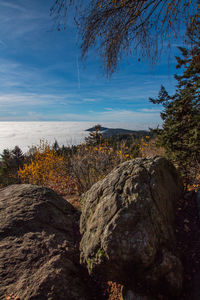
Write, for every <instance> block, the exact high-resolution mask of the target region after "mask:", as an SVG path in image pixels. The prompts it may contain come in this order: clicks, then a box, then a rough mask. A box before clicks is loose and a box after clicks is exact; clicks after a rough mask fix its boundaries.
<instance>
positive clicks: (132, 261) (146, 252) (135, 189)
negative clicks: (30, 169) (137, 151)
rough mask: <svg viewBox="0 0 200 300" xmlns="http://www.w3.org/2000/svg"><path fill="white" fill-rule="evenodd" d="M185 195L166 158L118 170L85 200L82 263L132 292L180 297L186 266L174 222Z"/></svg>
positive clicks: (128, 164)
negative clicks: (179, 200) (177, 241)
mask: <svg viewBox="0 0 200 300" xmlns="http://www.w3.org/2000/svg"><path fill="white" fill-rule="evenodd" d="M182 193H183V185H182V182H181V180H180V178H179V176H178V174H177V173H176V170H175V168H174V166H173V165H172V164H171V163H170V162H169V161H168V160H166V159H165V158H161V157H153V158H144V159H140V158H138V159H135V160H131V161H127V162H125V163H122V164H121V165H119V166H118V167H117V168H115V169H114V170H113V171H112V172H111V173H110V174H109V175H107V176H106V178H104V179H103V180H102V181H99V182H97V183H96V184H95V185H93V186H92V188H91V189H90V190H89V191H88V192H86V193H85V194H84V195H83V196H82V199H81V202H82V216H81V223H80V229H81V233H82V240H81V244H80V249H81V262H82V263H85V264H87V268H88V270H89V272H90V273H94V274H95V273H96V272H97V273H102V274H104V276H105V275H106V276H107V279H108V280H115V281H118V282H120V283H122V284H124V285H125V286H127V287H128V288H130V289H131V290H136V291H137V290H139V291H140V289H143V291H142V292H144V289H145V291H146V292H147V291H148V294H149V291H150V293H151V292H152V293H155V294H156V295H161V296H162V295H164V296H165V297H166V299H172V297H174V296H177V295H179V293H180V291H181V287H182V266H181V263H180V260H179V258H178V254H177V251H176V241H175V235H174V219H175V208H176V202H177V200H178V199H179V198H180V197H181V196H182ZM154 299H156V298H155V297H154ZM159 299H161V298H159ZM162 299H164V298H162Z"/></svg>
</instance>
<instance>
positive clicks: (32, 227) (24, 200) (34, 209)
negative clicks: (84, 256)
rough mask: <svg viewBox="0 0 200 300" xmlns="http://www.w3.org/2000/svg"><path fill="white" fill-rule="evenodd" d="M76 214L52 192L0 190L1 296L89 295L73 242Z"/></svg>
mask: <svg viewBox="0 0 200 300" xmlns="http://www.w3.org/2000/svg"><path fill="white" fill-rule="evenodd" d="M75 220H76V213H75V210H74V209H73V207H72V206H71V205H70V204H69V203H67V201H66V200H64V199H63V198H61V197H60V196H58V195H57V194H56V193H54V192H53V191H52V190H50V189H47V188H43V187H38V186H32V185H25V184H23V185H12V186H9V187H7V188H4V189H1V190H0V282H1V287H0V299H5V297H6V296H7V295H9V294H11V293H12V294H14V295H16V296H17V297H19V298H20V299H21V300H22V299H23V300H26V299H34V300H35V299H38V300H43V299H52V300H55V299H56V300H57V299H58V300H59V299H61V300H62V299H70V300H75V299H77V300H80V299H82V300H83V299H87V300H88V299H90V297H89V295H88V293H87V290H86V288H85V286H86V284H85V281H84V278H85V279H86V276H83V275H82V269H81V267H80V265H79V263H78V262H79V253H78V248H77V244H76V238H75V237H76V235H77V234H76V230H77V228H76V222H75Z"/></svg>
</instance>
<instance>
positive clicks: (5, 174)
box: [0, 146, 25, 186]
mask: <svg viewBox="0 0 200 300" xmlns="http://www.w3.org/2000/svg"><path fill="white" fill-rule="evenodd" d="M24 160H25V157H24V154H23V152H22V150H21V149H20V148H19V147H18V146H15V148H14V149H13V150H9V149H4V150H3V153H2V154H1V161H0V186H7V185H9V184H13V183H19V178H18V176H17V170H18V168H19V167H20V166H22V165H23V163H24Z"/></svg>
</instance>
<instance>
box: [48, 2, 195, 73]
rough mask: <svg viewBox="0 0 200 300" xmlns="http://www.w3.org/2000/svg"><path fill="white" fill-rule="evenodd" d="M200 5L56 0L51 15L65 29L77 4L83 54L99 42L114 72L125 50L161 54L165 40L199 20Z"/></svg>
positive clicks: (77, 19)
mask: <svg viewBox="0 0 200 300" xmlns="http://www.w3.org/2000/svg"><path fill="white" fill-rule="evenodd" d="M198 5H199V0H193V1H191V0H170V1H168V0H90V1H85V2H83V1H80V0H56V1H55V3H54V5H53V6H52V8H51V14H52V15H53V16H54V17H55V19H56V22H57V29H58V30H61V28H62V27H64V28H65V24H66V23H65V21H66V16H67V12H68V10H69V8H70V7H75V8H76V10H75V12H76V14H75V21H76V23H77V25H78V27H79V29H80V34H81V38H82V46H81V47H82V56H83V57H85V56H86V54H87V52H88V50H89V48H91V47H92V46H94V45H97V46H98V47H99V50H100V55H101V56H102V57H103V59H104V64H105V67H106V70H107V72H108V74H112V73H113V72H114V71H115V69H116V66H117V64H118V61H119V59H120V58H121V56H122V54H124V52H129V51H134V52H135V51H137V50H139V51H140V55H150V54H151V57H152V58H155V57H157V55H156V54H158V52H159V50H160V49H161V48H160V46H161V45H162V44H163V41H167V42H168V43H170V42H171V41H172V39H174V38H176V37H177V35H178V34H179V32H180V29H181V30H182V29H183V28H186V27H188V25H189V23H194V22H195V21H196V20H197V19H198V17H199V16H198V13H197V11H198V10H197V6H198Z"/></svg>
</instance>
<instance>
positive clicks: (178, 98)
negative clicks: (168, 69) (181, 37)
mask: <svg viewBox="0 0 200 300" xmlns="http://www.w3.org/2000/svg"><path fill="white" fill-rule="evenodd" d="M199 46H200V43H198V45H196V47H194V48H193V49H192V50H187V49H185V48H181V47H179V50H180V51H181V57H176V59H177V68H181V67H183V68H184V71H183V74H182V75H175V78H176V80H177V82H178V84H177V89H176V93H175V94H174V95H173V96H170V95H169V94H168V93H167V91H166V90H165V88H164V87H163V86H161V90H160V92H159V95H158V98H157V99H152V98H150V99H149V100H150V101H151V102H152V103H155V104H162V105H163V107H164V111H163V112H162V113H161V118H162V120H163V127H162V129H158V130H157V133H158V137H159V143H160V145H162V146H163V147H164V148H165V149H166V152H167V154H168V157H169V158H170V159H171V160H172V161H173V162H174V163H175V165H176V166H177V167H178V168H179V169H180V171H181V173H182V175H183V177H184V179H185V182H186V184H188V183H189V179H190V177H191V173H192V172H193V171H194V169H195V167H197V166H198V167H199V164H200V60H199V57H200V55H199V53H200V47H199ZM193 176H194V174H193Z"/></svg>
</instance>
